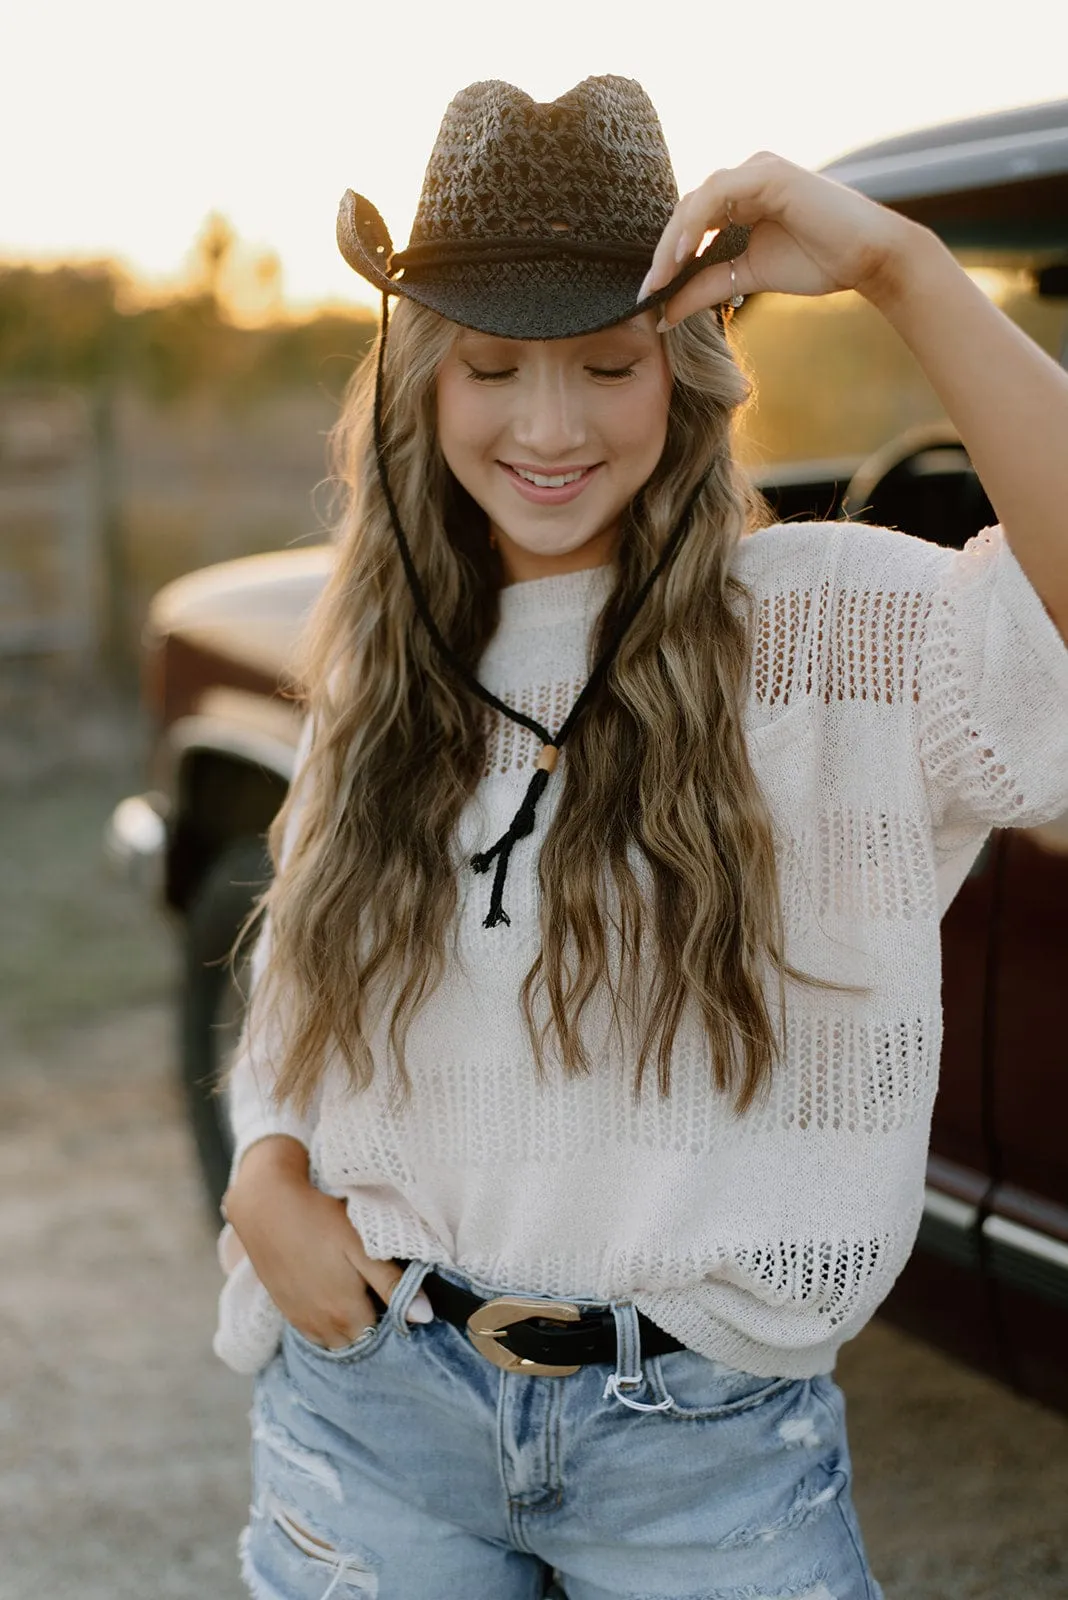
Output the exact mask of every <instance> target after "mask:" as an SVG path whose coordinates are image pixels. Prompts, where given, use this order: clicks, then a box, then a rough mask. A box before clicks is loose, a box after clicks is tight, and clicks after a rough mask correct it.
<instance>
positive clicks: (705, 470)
mask: <svg viewBox="0 0 1068 1600" xmlns="http://www.w3.org/2000/svg"><path fill="white" fill-rule="evenodd" d="M456 333H457V330H456V328H455V326H454V325H453V324H451V323H448V322H445V321H444V320H442V319H441V318H440V317H438V316H436V315H435V314H434V313H432V312H430V311H427V310H425V309H423V308H422V307H420V306H417V305H415V304H413V303H412V302H410V301H404V300H402V301H401V303H400V305H399V306H398V309H397V311H396V313H395V316H394V318H393V321H392V324H391V328H390V334H389V341H388V346H387V351H386V361H385V374H384V428H385V437H386V443H387V451H388V459H389V466H390V482H391V486H392V489H393V493H394V496H395V498H396V501H397V504H398V508H399V512H400V516H401V520H402V523H403V526H404V528H405V530H406V532H407V534H408V537H409V540H410V543H411V547H412V551H413V554H414V558H415V561H416V564H417V566H418V569H419V571H420V573H421V574H422V576H423V581H424V586H425V589H426V592H427V594H428V595H429V596H431V597H432V601H431V603H432V607H433V611H434V614H435V618H436V621H437V623H438V626H439V628H440V629H441V632H442V633H443V635H444V636H445V638H446V639H447V640H448V641H449V643H450V644H451V645H452V647H453V648H454V649H455V650H456V651H457V652H458V654H459V655H460V656H461V657H462V658H463V660H464V661H465V662H467V663H468V664H470V666H471V667H472V668H476V667H477V664H478V661H479V658H480V656H481V654H482V652H483V650H484V649H485V647H486V645H487V643H488V641H489V639H490V637H491V635H492V634H493V632H494V629H495V627H496V625H497V620H498V592H499V589H500V586H501V581H502V573H501V570H500V565H499V558H498V557H497V555H496V553H495V552H494V551H493V550H492V549H491V546H490V542H489V539H488V537H487V527H486V519H485V516H484V514H483V513H482V512H481V511H480V510H479V508H478V507H477V506H476V505H475V504H474V503H473V502H472V501H471V500H470V499H469V497H468V496H467V495H466V494H465V493H464V491H463V490H462V489H461V488H460V487H459V485H458V484H457V483H456V481H455V479H453V477H452V475H451V473H450V472H449V470H448V468H447V466H446V464H445V462H444V459H443V457H442V454H441V451H440V448H439V446H438V443H437V436H436V424H435V416H436V389H435V379H436V375H437V372H438V369H439V366H440V364H441V362H442V360H443V358H444V357H445V355H446V353H447V351H448V350H449V349H450V347H451V343H452V341H453V340H454V338H455V337H456ZM665 347H666V351H667V358H668V362H669V366H670V369H671V372H672V375H673V379H674V382H673V389H672V396H671V403H670V414H669V420H668V430H667V441H666V444H665V448H664V451H663V455H662V457H661V459H660V462H659V464H658V466H657V468H656V470H655V472H654V474H653V476H652V478H651V479H650V481H649V482H648V483H647V484H646V485H645V487H644V489H643V490H642V492H641V493H640V495H639V496H638V497H637V499H636V500H635V502H634V503H633V504H632V505H631V506H630V508H629V510H628V512H627V514H626V517H625V525H624V528H623V532H622V536H621V540H620V544H619V549H618V555H617V559H616V566H615V581H614V586H613V587H612V589H611V592H610V594H609V597H608V599H607V601H606V603H605V605H604V609H603V611H602V614H601V616H600V619H599V622H598V624H597V627H596V629H595V630H594V633H595V637H594V638H593V640H592V641H591V660H592V659H593V658H595V657H596V655H597V653H598V652H599V649H600V647H601V645H602V643H603V642H604V641H606V640H607V639H608V638H609V637H610V635H611V632H612V629H613V625H614V623H615V621H616V619H617V618H618V617H619V616H620V615H621V613H622V611H623V608H624V607H625V606H626V605H627V603H628V600H629V599H630V598H631V597H632V596H633V595H634V594H635V592H636V590H637V589H638V587H639V586H640V584H641V582H642V580H643V578H644V577H645V576H646V574H647V573H648V572H649V570H650V568H651V566H652V564H653V563H654V562H655V560H656V558H657V555H658V553H659V551H660V550H661V548H662V546H663V543H664V541H665V539H666V538H667V537H668V535H669V533H670V530H671V528H672V526H673V524H674V521H675V519H676V518H677V516H678V514H679V511H680V508H681V507H682V506H683V504H684V503H685V501H686V499H687V497H688V496H689V495H690V494H691V493H692V492H693V491H694V490H695V488H696V486H697V485H698V484H699V483H700V484H702V487H701V489H700V493H699V496H698V499H697V504H696V510H695V513H694V518H693V525H692V528H691V531H690V533H689V536H688V538H687V539H686V540H685V542H684V544H683V546H682V548H681V550H680V552H679V553H678V556H677V558H676V559H675V561H674V563H673V564H672V566H671V568H670V569H669V571H668V573H667V575H666V576H665V577H664V578H662V579H661V580H660V581H659V582H658V583H657V584H656V585H655V586H654V589H653V591H652V593H651V595H650V596H649V598H648V600H647V601H646V603H645V605H644V607H643V608H642V610H641V612H640V614H639V616H638V618H637V620H636V621H635V622H634V624H633V625H632V626H631V628H630V629H629V631H628V633H627V634H626V637H625V639H624V641H623V643H622V645H621V647H620V649H619V651H618V653H617V655H616V657H615V659H614V661H613V663H612V666H611V669H610V671H609V673H608V675H607V678H606V680H605V682H604V684H603V687H602V689H601V691H600V692H599V694H598V695H597V697H596V699H595V700H594V702H593V703H592V704H591V705H590V706H589V708H588V709H587V711H586V713H585V714H584V716H583V717H582V718H581V719H580V721H579V723H578V725H577V727H576V728H575V730H574V732H573V734H572V735H571V737H570V739H569V741H568V745H567V756H566V761H565V762H564V763H563V765H562V769H561V770H562V777H563V783H564V791H563V795H562V797H561V803H560V805H559V806H558V808H557V810H556V814H555V817H554V819H553V821H552V822H551V824H550V825H549V827H548V829H547V831H546V833H545V836H544V840H543V842H542V844H541V854H540V861H539V868H538V870H539V876H540V885H541V949H540V953H539V955H538V957H537V959H536V961H535V962H534V964H533V966H532V968H531V970H530V971H529V972H528V974H527V976H526V979H525V982H524V985H523V992H522V1001H523V1006H524V1011H525V1015H526V1020H527V1026H528V1030H529V1034H530V1040H531V1047H532V1057H533V1061H534V1064H535V1066H534V1070H537V1071H540V1072H545V1071H547V1070H549V1064H550V1060H551V1059H552V1058H555V1063H556V1067H557V1069H558V1070H559V1069H562V1070H563V1071H564V1072H566V1073H569V1074H578V1073H585V1072H589V1071H590V1070H591V1062H590V1060H589V1056H588V1053H587V1050H586V1048H585V1046H584V1043H583V1029H582V1019H583V1013H584V1011H585V1009H586V1007H587V1005H588V1004H589V1002H590V1000H591V999H592V997H593V996H594V995H595V994H596V993H597V992H598V991H599V990H602V989H604V988H605V987H607V989H608V991H609V995H610V999H611V1001H612V1004H613V1007H614V1015H615V1016H616V1019H617V1024H618V1022H619V1019H620V1018H621V1017H624V1018H626V1019H627V1024H626V1025H627V1028H628V1031H629V1037H630V1041H631V1049H632V1052H633V1061H634V1084H635V1092H638V1091H640V1088H641V1085H642V1082H643V1079H644V1077H645V1075H646V1073H647V1071H648V1070H649V1067H650V1065H651V1064H652V1063H655V1069H656V1077H657V1083H658V1085H659V1089H660V1092H662V1093H667V1092H668V1091H669V1088H670V1081H671V1056H672V1046H673V1042H674V1040H675V1037H676V1033H677V1031H678V1028H679V1025H680V1022H681V1020H682V1018H683V1016H684V1014H685V1013H686V1012H688V1011H689V1012H690V1013H691V1014H695V1015H696V1017H697V1018H698V1019H699V1022H700V1024H701V1026H703V1029H704V1032H705V1034H706V1036H707V1040H708V1046H709V1054H710V1060H711V1063H712V1077H713V1080H714V1084H715V1086H716V1088H717V1089H718V1090H720V1091H724V1092H729V1093H730V1094H732V1096H733V1097H734V1100H735V1103H736V1105H737V1107H738V1109H739V1110H743V1109H744V1108H745V1107H746V1106H748V1105H749V1104H750V1103H751V1102H752V1100H753V1099H754V1097H755V1096H756V1095H757V1093H758V1092H759V1091H760V1090H761V1088H762V1087H763V1086H764V1085H765V1084H766V1083H767V1081H768V1080H769V1077H770V1074H771V1072H772V1070H773V1065H774V1061H775V1059H776V1056H777V1054H778V1051H779V1046H780V1043H781V1040H780V1035H779V1033H778V1031H777V1030H776V1028H775V1026H774V1025H773V1023H772V1020H771V1014H770V1012H769V1007H768V1004H767V1000H766V986H767V984H768V980H769V976H770V978H771V979H772V982H773V984H774V983H777V985H778V989H779V1000H780V1004H779V1008H778V1011H779V1016H780V1017H781V1015H782V1006H781V999H782V983H783V977H784V975H785V974H789V973H791V972H792V969H791V968H790V967H789V966H788V965H787V964H786V961H785V957H784V952H783V934H782V919H781V913H780V907H779V899H778V887H777V878H776V871H775V857H774V850H773V841H772V830H771V824H770V820H769V817H768V814H767V810H766V807H765V803H764V799H763V796H762V794H761V791H760V788H759V786H758V784H757V781H756V778H755V776H754V774H753V772H752V770H751V768H750V764H749V760H748V757H747V754H746V747H745V741H744V737H743V731H742V706H743V701H744V698H745V693H746V688H747V684H748V678H749V672H750V664H751V653H752V652H751V630H752V627H753V619H752V616H751V614H750V607H749V603H748V601H749V597H748V592H747V591H746V590H745V588H744V587H743V585H742V584H741V583H740V582H739V581H738V580H737V578H736V577H734V576H733V575H732V572H731V558H732V554H733V551H734V548H735V545H736V543H737V541H738V540H739V538H741V537H742V536H743V534H744V533H745V532H746V531H747V529H748V528H750V527H751V526H753V525H754V524H755V523H757V522H759V521H762V520H766V517H765V514H764V508H763V502H761V501H759V500H758V499H757V498H756V497H755V496H754V495H753V493H752V491H751V490H749V488H748V487H747V484H746V482H745V480H744V478H743V476H742V475H741V474H740V472H739V471H738V470H737V469H736V467H735V464H734V461H733V458H732V454H731V431H732V421H733V419H734V417H735V414H736V413H737V412H738V409H739V407H741V406H742V405H743V403H744V402H745V400H746V399H747V396H748V384H747V381H746V379H745V377H744V375H743V373H742V372H741V371H740V369H739V366H738V365H737V363H736V362H735V360H734V358H733V356H732V354H731V351H730V349H729V347H728V344H727V341H726V338H725V334H724V331H723V328H722V326H721V325H720V322H719V320H718V319H717V318H716V316H715V315H714V314H713V313H711V312H709V313H706V314H701V315H697V316H693V317H690V318H689V319H688V320H687V321H685V322H683V323H681V324H680V325H679V326H678V327H677V328H675V329H673V330H672V331H671V332H670V333H669V334H667V335H666V337H665ZM374 372H375V352H372V354H371V356H370V357H369V358H368V361H367V362H366V363H365V365H364V367H363V368H362V369H361V370H359V371H358V372H357V373H356V375H355V377H354V379H353V381H352V383H351V385H350V388H349V391H348V393H347V395H346V400H345V404H344V407H343V410H342V414H341V417H340V420H339V421H338V423H337V425H336V427H335V429H334V432H333V435H332V441H331V443H332V452H333V456H334V461H335V463H336V475H337V481H338V483H339V485H340V488H341V492H342V510H341V515H340V520H339V527H338V548H337V558H336V562H335V564H334V567H333V571H332V575H331V577H330V579H329V581H328V583H327V585H326V588H325V590H324V592H323V595H322V597H321V599H320V601H319V603H318V606H317V609H316V611H315V614H314V617H313V619H312V623H311V627H310V631H309V634H308V636H307V649H306V661H305V663H304V667H305V670H304V681H305V684H306V687H307V691H308V696H309V705H310V710H311V712H312V716H313V726H314V737H313V741H312V746H311V753H310V756H309V758H308V764H307V767H306V768H305V776H304V781H303V782H302V783H301V784H300V785H299V789H300V796H299V805H300V808H301V809H300V812H299V816H298V815H296V814H294V812H293V808H294V805H295V804H296V803H298V801H297V795H296V786H294V790H291V792H290V796H289V799H288V800H287V802H286V805H285V806H284V807H283V808H282V811H281V813H280V814H279V816H278V817H277V819H276V820H275V822H274V824H273V826H272V829H271V834H270V844H271V849H272V854H273V858H274V861H275V864H276V868H277V876H276V878H275V880H274V882H273V884H272V885H271V887H270V889H269V890H268V892H267V894H266V895H265V897H264V899H263V902H262V904H261V908H260V909H261V910H263V909H266V910H267V911H268V912H269V914H270V922H271V930H272V931H271V945H270V956H269V961H268V965H267V968H266V972H265V976H264V979H263V982H262V984H261V985H260V986H259V987H258V988H257V993H256V996H255V998H254V1005H259V1004H260V1003H261V1002H262V1003H265V1004H267V1005H271V1004H272V999H273V997H274V996H275V995H276V994H277V993H282V992H284V995H285V1006H284V1008H282V1012H284V1016H285V1022H286V1026H285V1033H284V1041H283V1044H282V1048H281V1055H280V1059H279V1060H278V1062H277V1063H276V1068H277V1072H278V1077H277V1092H278V1095H279V1098H280V1099H283V1100H285V1099H291V1100H292V1101H293V1102H295V1103H296V1104H297V1105H298V1106H301V1107H306V1106H307V1104H308V1103H309V1101H310V1099H311V1096H312V1094H313V1092H314V1090H315V1087H316V1085H317V1083H318V1081H319V1077H320V1075H321V1073H322V1071H323V1067H324V1063H325V1061H326V1059H327V1056H328V1054H331V1053H333V1052H339V1053H340V1057H341V1059H342V1060H343V1061H344V1062H345V1063H346V1064H347V1067H348V1071H349V1073H350V1074H351V1078H352V1082H353V1084H354V1086H355V1087H357V1088H362V1087H365V1086H366V1085H367V1084H368V1083H369V1082H370V1080H371V1078H372V1075H373V1072H374V1071H375V1062H374V1061H373V1059H372V1052H371V1049H370V1046H369V1043H368V1037H369V1031H370V1027H371V1025H372V1022H373V1019H374V1018H376V1017H379V1016H384V1015H386V1014H388V1015H389V1028H388V1040H389V1058H390V1059H389V1062H388V1064H387V1066H388V1070H390V1071H391V1072H393V1073H395V1075H396V1081H397V1084H398V1085H399V1087H400V1089H401V1091H402V1092H407V1090H408V1088H409V1084H408V1079H407V1075H406V1072H405V1064H404V1063H405V1040H406V1037H407V1033H408V1029H409V1027H410V1025H411V1023H412V1020H413V1018H414V1017H415V1015H416V1013H417V1012H418V1010H419V1007H420V1004H421V1002H422V1001H423V1000H424V999H425V998H426V997H427V996H428V995H429V994H430V993H431V992H432V990H433V988H434V987H435V985H436V984H437V983H438V982H439V981H440V979H441V977H442V973H443V971H444V966H445V960H446V955H447V952H448V950H449V949H450V946H451V942H452V933H453V931H454V926H455V914H456V909H457V899H458V888H457V873H458V870H464V867H463V864H460V863H458V862H457V859H456V847H455V834H456V826H457V820H458V818H459V814H460V811H461V808H462V807H463V806H464V804H465V802H466V801H467V800H468V799H469V797H470V796H471V794H472V792H473V790H474V789H475V786H476V785H477V783H478V781H479V778H480V776H481V774H482V772H483V770H484V766H485V762H486V751H487V738H488V735H489V732H490V720H491V719H490V717H489V715H488V714H487V712H486V709H485V707H484V706H483V704H482V703H481V702H480V701H479V700H478V699H477V698H476V697H475V696H474V695H473V694H472V693H471V692H470V691H469V690H468V689H467V688H466V687H465V686H464V685H463V684H462V683H461V682H459V681H457V677H456V675H455V674H454V673H452V672H450V670H449V668H448V667H447V666H446V665H444V664H443V662H442V661H441V660H440V659H439V657H438V655H437V654H436V652H435V650H434V648H433V646H432V644H431V642H430V640H429V638H428V637H427V634H426V631H425V629H424V628H423V627H422V625H421V624H420V623H419V622H418V620H417V618H416V615H415V610H414V607H413V602H412V597H411V594H410V592H409V589H408V586H407V584H406V582H405V579H404V575H403V571H402V568H401V563H400V560H399V557H398V554H397V550H396V545H395V541H394V535H393V532H392V529H391V526H390V522H389V518H388V514H387V509H386V506H385V503H384V499H383V495H382V490H381V486H380V484H379V480H378V476H377V472H376V466H375V456H374V443H373V437H372V421H371V418H372V401H373V392H374ZM556 781H559V778H557V780H556ZM291 823H292V824H293V825H291ZM289 835H294V837H292V839H291V841H290V845H289V848H288V852H287V855H286V859H285V860H284V861H283V860H282V859H281V854H282V841H283V837H284V836H285V837H287V838H288V836H289ZM643 879H644V880H645V882H644V885H643V883H642V881H641V880H643ZM383 1007H385V1008H386V1009H385V1010H383V1009H382V1008H383ZM282 1012H280V1014H282ZM379 1065H380V1066H381V1065H382V1064H381V1063H380V1064H379Z"/></svg>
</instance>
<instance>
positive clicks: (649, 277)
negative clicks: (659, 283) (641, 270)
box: [638, 267, 653, 300]
mask: <svg viewBox="0 0 1068 1600" xmlns="http://www.w3.org/2000/svg"><path fill="white" fill-rule="evenodd" d="M652 281H653V269H652V267H650V268H649V271H648V272H647V273H646V274H645V277H644V278H643V279H642V286H641V288H640V289H639V290H638V299H639V300H644V299H645V297H646V295H647V294H648V293H649V285H650V284H651V283H652Z"/></svg>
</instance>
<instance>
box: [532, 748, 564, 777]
mask: <svg viewBox="0 0 1068 1600" xmlns="http://www.w3.org/2000/svg"><path fill="white" fill-rule="evenodd" d="M559 754H560V749H559V746H557V745H555V744H543V745H542V747H541V754H540V755H539V756H538V759H537V761H535V763H534V765H535V767H537V768H539V769H540V770H541V771H542V772H555V771H556V760H557V757H558V756H559Z"/></svg>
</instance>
